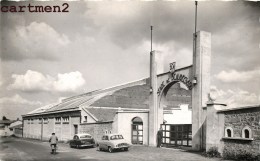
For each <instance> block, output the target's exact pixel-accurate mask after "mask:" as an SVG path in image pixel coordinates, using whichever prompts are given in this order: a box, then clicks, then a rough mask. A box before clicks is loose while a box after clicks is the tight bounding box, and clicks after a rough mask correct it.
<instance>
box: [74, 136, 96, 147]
mask: <svg viewBox="0 0 260 161" xmlns="http://www.w3.org/2000/svg"><path fill="white" fill-rule="evenodd" d="M94 146H95V140H94V138H93V137H92V136H91V135H90V134H87V133H82V134H76V135H74V136H73V139H72V140H70V147H71V148H73V147H75V148H80V147H94Z"/></svg>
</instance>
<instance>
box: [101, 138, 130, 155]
mask: <svg viewBox="0 0 260 161" xmlns="http://www.w3.org/2000/svg"><path fill="white" fill-rule="evenodd" d="M129 147H130V144H129V143H127V142H126V140H125V139H124V137H123V136H122V135H121V134H107V135H104V136H103V137H102V140H100V141H98V142H97V150H98V151H101V150H108V151H109V152H110V153H112V152H113V151H114V150H124V151H128V148H129Z"/></svg>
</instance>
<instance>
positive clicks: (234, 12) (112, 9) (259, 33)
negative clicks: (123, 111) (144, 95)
mask: <svg viewBox="0 0 260 161" xmlns="http://www.w3.org/2000/svg"><path fill="white" fill-rule="evenodd" d="M29 3H30V4H31V5H43V6H46V5H50V6H54V5H59V6H61V7H64V6H62V4H63V3H64V2H62V1H57V2H40V1H38V2H32V1H29V2H1V5H2V6H4V5H9V6H10V5H15V6H21V5H28V4H29ZM65 3H68V6H69V7H68V11H69V12H64V13H62V12H56V13H46V12H45V13H31V12H28V11H26V12H20V13H11V12H0V14H1V17H0V18H1V21H0V22H1V32H0V36H1V39H0V41H1V42H0V52H1V54H0V56H1V60H0V61H1V62H0V63H1V65H0V117H1V118H2V116H3V115H5V116H6V117H7V118H10V119H16V118H17V117H20V118H21V115H22V114H26V113H28V112H29V111H32V110H33V109H35V108H39V107H41V106H45V105H48V104H50V103H55V102H59V101H60V100H61V99H63V98H66V97H70V96H74V95H78V94H82V93H85V92H89V91H92V90H97V89H102V88H107V87H110V86H115V85H118V84H122V83H126V82H131V81H134V80H139V79H142V78H146V77H148V76H149V52H150V26H151V25H152V26H154V29H153V49H154V50H156V51H158V52H159V53H160V62H159V63H160V64H161V65H162V66H163V67H164V68H163V70H162V71H161V72H167V71H168V70H169V69H168V68H169V63H171V62H174V61H175V62H176V67H177V68H181V67H185V66H189V65H191V64H192V46H193V42H192V41H193V38H192V37H193V33H194V21H195V18H194V16H195V14H194V13H195V5H194V2H193V1H182V2H180V1H176V2H174V1H109V2H108V1H81V2H78V1H71V2H70V1H66V2H65ZM197 29H198V30H202V31H207V32H210V33H211V34H212V40H211V43H212V60H211V93H212V96H213V97H214V98H215V99H216V101H218V102H223V103H227V105H228V107H229V108H232V107H241V106H246V105H257V104H260V90H259V89H260V3H259V2H247V1H227V2H224V1H202V2H199V4H198V22H197Z"/></svg>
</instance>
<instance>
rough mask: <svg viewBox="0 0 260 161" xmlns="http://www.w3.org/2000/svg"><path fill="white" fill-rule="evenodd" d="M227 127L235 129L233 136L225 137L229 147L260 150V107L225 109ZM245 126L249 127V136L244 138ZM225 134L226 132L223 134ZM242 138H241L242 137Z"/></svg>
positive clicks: (226, 146) (226, 145) (226, 144)
mask: <svg viewBox="0 0 260 161" xmlns="http://www.w3.org/2000/svg"><path fill="white" fill-rule="evenodd" d="M224 115H225V126H224V127H225V129H227V128H231V129H232V130H233V137H232V138H234V139H232V138H230V139H229V138H226V139H224V146H225V148H227V149H234V150H235V149H245V150H250V151H254V152H259V151H260V107H251V108H240V109H236V110H229V111H224ZM244 128H249V131H251V132H250V133H249V138H248V139H247V138H246V139H243V136H242V133H243V129H244ZM223 136H224V134H223ZM240 138H241V139H240Z"/></svg>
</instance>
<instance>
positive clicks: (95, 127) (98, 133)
mask: <svg viewBox="0 0 260 161" xmlns="http://www.w3.org/2000/svg"><path fill="white" fill-rule="evenodd" d="M111 132H112V122H108V123H91V124H81V125H80V133H88V134H90V135H92V136H93V137H94V139H95V140H101V137H102V136H103V135H104V134H106V133H111Z"/></svg>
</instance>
